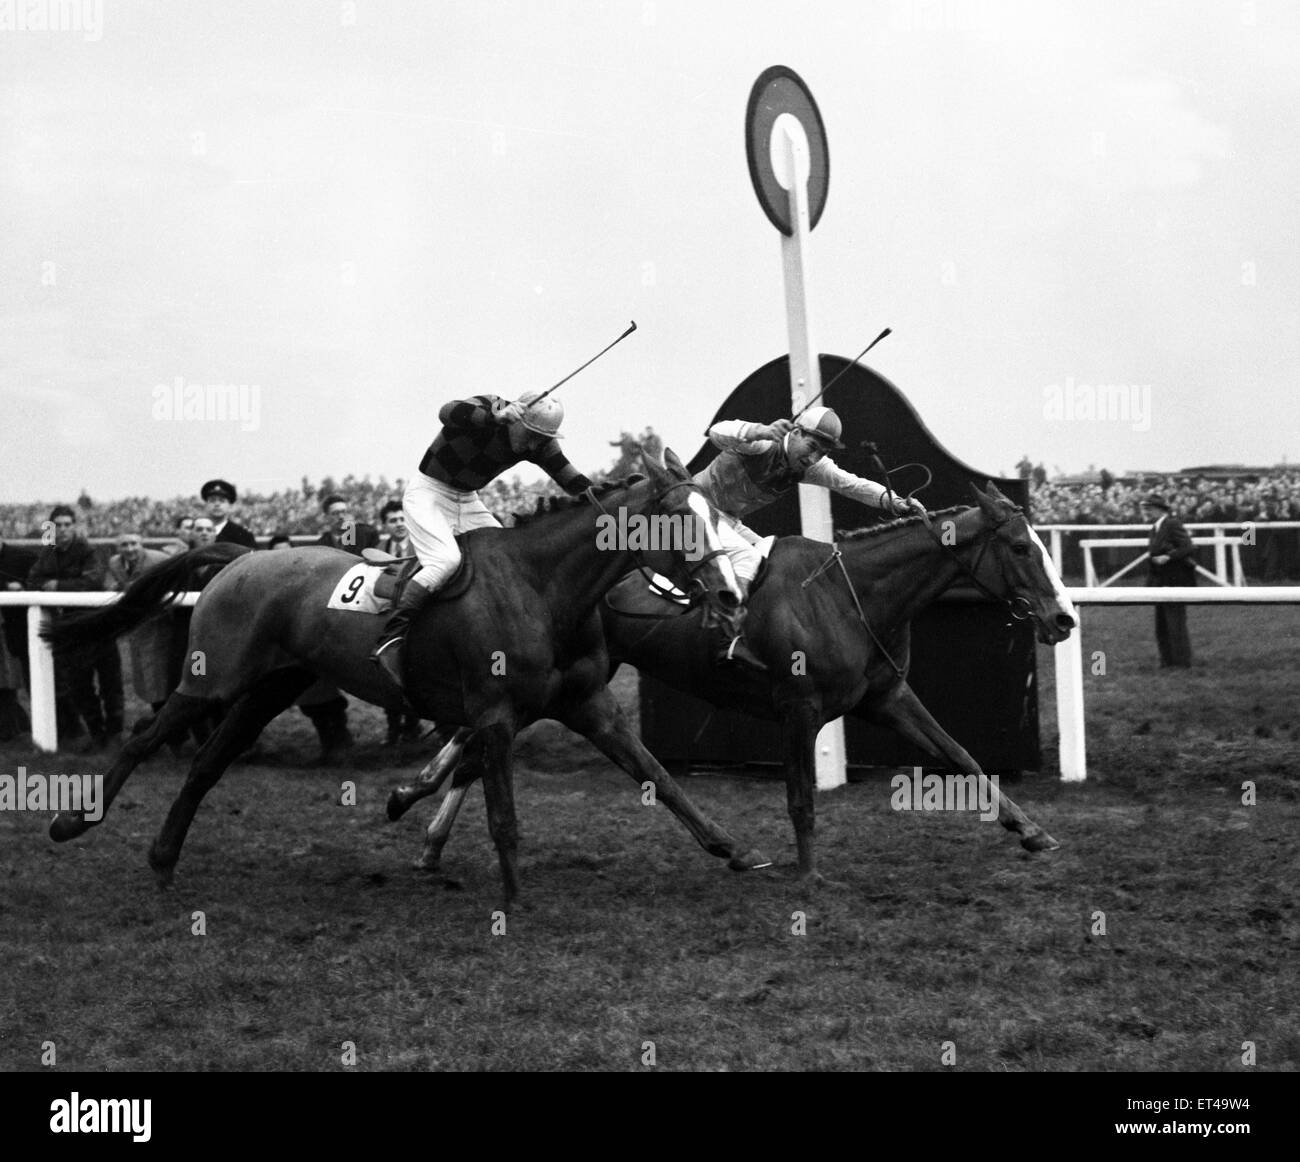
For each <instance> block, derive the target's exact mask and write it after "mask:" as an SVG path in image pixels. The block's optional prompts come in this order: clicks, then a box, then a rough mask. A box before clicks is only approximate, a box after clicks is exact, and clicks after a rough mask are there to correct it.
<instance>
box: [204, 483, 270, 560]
mask: <svg viewBox="0 0 1300 1162" xmlns="http://www.w3.org/2000/svg"><path fill="white" fill-rule="evenodd" d="M199 499H200V500H202V501H203V503H204V504H206V505H207V506H208V516H210V517H211V518H212V524H213V526H214V528H215V530H216V538H215V539H216V540H217V541H226V542H229V543H231V544H236V545H246V546H247V547H248V548H250V549H255V548H257V538H256V537H255V536H253V534H252V532H250V531H249V530H248V529H246V528H244V526H243V525H241V524H236V523H235V522H234V521H233V520H231V519H229V515H228V514H229V512H230V506H231V505H232V504H234V503H235V501H236V499H237V497H236V496H235V486H234V485H233V484H231V483H230V481H228V480H209V481H208V482H207V483H206V484H205V485H204V486H203V487H202V489H200V490H199Z"/></svg>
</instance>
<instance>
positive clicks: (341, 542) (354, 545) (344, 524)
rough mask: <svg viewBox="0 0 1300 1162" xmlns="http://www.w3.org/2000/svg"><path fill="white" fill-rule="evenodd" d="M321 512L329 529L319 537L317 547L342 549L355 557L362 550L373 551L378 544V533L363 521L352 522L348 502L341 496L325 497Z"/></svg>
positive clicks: (359, 554)
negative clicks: (324, 546) (325, 546)
mask: <svg viewBox="0 0 1300 1162" xmlns="http://www.w3.org/2000/svg"><path fill="white" fill-rule="evenodd" d="M320 508H321V512H323V513H324V514H325V520H326V521H327V522H328V525H329V527H328V528H327V529H326V530H325V531H324V532H323V533H321V535H320V539H319V540H318V541H317V542H316V543H317V544H318V545H327V546H328V547H329V548H331V549H342V550H343V551H344V552H345V553H351V554H352V555H353V556H355V557H359V556H361V550H362V549H373V548H376V547H377V546H378V544H379V533H378V532H377V531H376V530H375V528H374V527H373V526H372V525H368V524H366V523H365V522H364V521H354V520H353V519H352V513H351V510H350V509H349V508H348V502H347V501H346V500H344V499H343V497H341V496H327V497H326V498H325V499H324V500H322V501H321V505H320Z"/></svg>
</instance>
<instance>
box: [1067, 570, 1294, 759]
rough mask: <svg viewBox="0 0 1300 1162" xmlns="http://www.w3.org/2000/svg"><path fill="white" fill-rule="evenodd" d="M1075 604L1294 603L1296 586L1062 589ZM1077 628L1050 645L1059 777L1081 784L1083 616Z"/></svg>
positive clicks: (1084, 754)
mask: <svg viewBox="0 0 1300 1162" xmlns="http://www.w3.org/2000/svg"><path fill="white" fill-rule="evenodd" d="M1066 593H1068V594H1069V595H1070V600H1071V601H1073V602H1074V604H1075V605H1076V606H1083V605H1300V586H1297V585H1267V586H1259V587H1258V588H1254V589H1246V588H1244V587H1237V586H1232V587H1230V588H1224V589H1198V588H1196V587H1195V586H1187V587H1177V586H1169V587H1166V588H1149V587H1146V586H1141V587H1139V586H1130V587H1123V588H1117V589H1107V588H1087V589H1070V588H1067V589H1066ZM1079 623H1080V624H1079V626H1078V627H1077V628H1076V629H1075V631H1074V632H1073V633H1072V634H1070V636H1069V637H1068V638H1067V639H1066V640H1065V641H1063V642H1061V643H1060V645H1058V646H1056V647H1055V649H1056V719H1057V724H1058V726H1059V727H1060V732H1061V757H1060V761H1061V779H1062V780H1063V781H1064V782H1067V783H1074V782H1081V781H1082V780H1084V779H1086V778H1087V777H1088V753H1087V746H1086V740H1085V737H1084V720H1083V630H1084V626H1083V613H1082V611H1081V610H1080V611H1079Z"/></svg>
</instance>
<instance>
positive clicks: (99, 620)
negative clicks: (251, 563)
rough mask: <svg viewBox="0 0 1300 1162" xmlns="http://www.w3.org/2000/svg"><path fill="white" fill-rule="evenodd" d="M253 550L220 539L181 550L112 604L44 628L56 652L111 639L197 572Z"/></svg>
mask: <svg viewBox="0 0 1300 1162" xmlns="http://www.w3.org/2000/svg"><path fill="white" fill-rule="evenodd" d="M247 552H251V550H250V549H248V548H247V547H246V546H244V545H235V544H229V543H227V542H224V541H223V542H219V543H217V544H212V545H204V546H203V547H202V548H200V549H191V550H190V551H189V552H187V553H178V554H176V556H174V557H172V558H171V559H170V560H167V561H160V562H159V563H158V564H156V565H153V566H151V567H150V568H148V569H146V570H145V571H144V572H143V573H141V574H140V576H139V577H137V578H136V579H135V580H134V581H132V582H131V584H130V585H128V586H127V587H126V589H125V590H124V591H123V593H122V596H121V597H120V598H118V600H117V601H115V602H114V603H113V604H112V605H106V606H104V608H103V609H92V610H89V611H87V612H86V613H78V614H72V615H70V616H68V617H64V618H60V619H59V620H58V621H56V622H54V623H52V624H51V625H48V626H46V628H45V629H43V630H42V631H41V637H42V638H44V639H45V640H46V641H47V642H49V643H50V645H51V646H52V647H53V648H54V652H55V653H56V654H68V653H72V652H73V651H76V650H80V649H85V648H86V647H88V646H94V645H98V644H100V643H101V642H106V641H111V640H112V639H113V638H116V637H118V636H119V635H121V634H124V633H127V632H128V631H130V630H133V629H135V627H136V626H138V625H139V624H140V623H141V622H143V621H145V620H147V619H148V618H149V617H152V616H153V615H154V614H155V613H157V612H158V611H159V610H160V609H162V608H163V606H165V605H167V604H168V603H169V602H171V601H173V600H174V599H175V598H176V595H177V594H179V593H184V592H186V590H188V589H191V588H193V587H194V581H195V574H196V573H197V572H198V571H199V570H200V569H203V568H205V567H208V566H212V565H215V566H217V568H220V567H221V566H223V565H228V564H229V563H230V562H231V561H233V560H234V559H235V558H236V557H239V556H242V555H243V554H244V553H247Z"/></svg>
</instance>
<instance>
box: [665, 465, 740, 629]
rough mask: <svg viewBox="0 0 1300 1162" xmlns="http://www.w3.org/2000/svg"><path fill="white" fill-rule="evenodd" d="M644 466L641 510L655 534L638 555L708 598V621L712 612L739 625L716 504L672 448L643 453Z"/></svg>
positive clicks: (736, 594)
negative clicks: (657, 454)
mask: <svg viewBox="0 0 1300 1162" xmlns="http://www.w3.org/2000/svg"><path fill="white" fill-rule="evenodd" d="M645 470H646V473H647V475H648V477H649V479H648V481H647V483H648V484H649V487H650V498H649V500H648V502H647V504H646V508H645V511H646V515H647V516H648V517H649V519H650V520H651V521H652V522H653V524H652V528H654V529H657V530H658V531H659V533H660V535H658V536H657V537H654V538H652V539H651V542H650V543H651V546H652V547H649V548H646V549H644V550H643V551H642V552H641V557H642V559H643V560H644V561H645V563H646V565H647V566H649V567H650V568H651V569H654V570H656V571H657V572H660V573H663V574H664V575H665V576H667V577H669V578H671V580H672V582H673V584H674V585H676V586H677V587H678V588H679V589H681V590H682V591H683V592H685V593H688V594H690V595H691V597H692V599H696V598H702V599H703V600H704V601H705V602H707V608H708V611H709V620H710V621H711V620H712V619H715V618H716V619H718V620H720V621H721V622H722V623H723V624H725V625H727V626H729V627H733V628H734V629H735V630H737V631H738V630H739V620H740V601H741V591H740V584H739V582H738V581H737V580H736V572H735V570H734V569H733V568H732V566H731V560H730V558H729V557H728V556H727V554H726V551H725V550H724V549H723V547H722V541H721V539H720V538H719V536H718V511H717V509H715V508H714V507H713V505H712V504H710V503H709V499H708V497H706V496H705V495H704V493H703V492H702V491H701V489H700V486H699V485H698V484H696V483H695V481H694V480H693V479H692V478H691V474H690V473H689V472H687V471H686V469H685V467H684V466H683V465H682V462H681V461H680V460H679V459H678V458H677V455H676V453H675V452H673V450H672V449H671V448H669V449H666V450H665V452H664V457H663V462H662V463H659V462H658V461H657V460H656V459H655V458H653V457H650V456H647V457H645ZM665 534H666V535H665Z"/></svg>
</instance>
